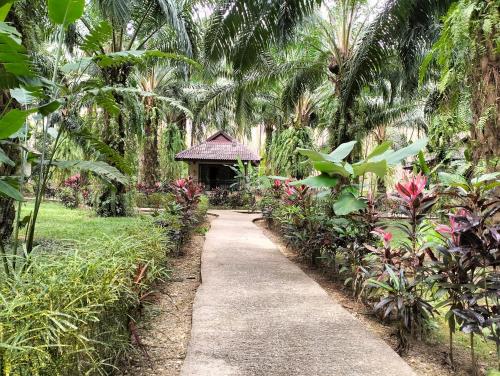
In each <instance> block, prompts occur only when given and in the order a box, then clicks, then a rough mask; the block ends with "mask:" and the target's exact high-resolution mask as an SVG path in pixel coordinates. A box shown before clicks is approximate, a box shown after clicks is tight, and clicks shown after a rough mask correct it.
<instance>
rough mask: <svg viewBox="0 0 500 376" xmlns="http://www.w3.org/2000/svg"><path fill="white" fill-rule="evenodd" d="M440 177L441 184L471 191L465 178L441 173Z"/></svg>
mask: <svg viewBox="0 0 500 376" xmlns="http://www.w3.org/2000/svg"><path fill="white" fill-rule="evenodd" d="M438 176H439V180H440V181H441V183H443V184H445V185H447V186H449V187H460V188H463V189H465V190H467V191H468V190H469V189H470V188H469V184H468V183H467V180H465V178H464V177H463V176H461V175H458V174H450V173H448V172H440V173H439V174H438Z"/></svg>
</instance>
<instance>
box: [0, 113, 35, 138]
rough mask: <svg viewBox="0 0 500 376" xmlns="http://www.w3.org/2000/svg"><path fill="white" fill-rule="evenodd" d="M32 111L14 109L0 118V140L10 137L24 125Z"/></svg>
mask: <svg viewBox="0 0 500 376" xmlns="http://www.w3.org/2000/svg"><path fill="white" fill-rule="evenodd" d="M30 112H32V111H22V110H18V109H13V110H10V111H9V112H7V113H6V114H5V115H4V116H3V117H1V118H0V140H3V139H6V138H9V137H10V136H12V135H13V134H15V133H16V132H17V131H18V130H19V129H21V127H22V126H23V125H24V122H25V121H26V118H27V117H28V115H29V114H30Z"/></svg>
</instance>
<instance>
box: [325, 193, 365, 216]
mask: <svg viewBox="0 0 500 376" xmlns="http://www.w3.org/2000/svg"><path fill="white" fill-rule="evenodd" d="M364 208H366V201H365V200H362V199H359V198H356V197H355V196H354V195H353V194H352V193H350V192H344V193H342V194H341V195H340V197H339V199H338V200H337V201H336V202H335V203H334V204H333V210H334V211H335V214H336V215H347V214H350V213H354V212H356V211H359V210H361V209H364Z"/></svg>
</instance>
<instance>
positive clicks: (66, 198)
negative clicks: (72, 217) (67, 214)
mask: <svg viewBox="0 0 500 376" xmlns="http://www.w3.org/2000/svg"><path fill="white" fill-rule="evenodd" d="M56 197H57V198H58V199H59V201H61V203H62V204H63V205H64V206H66V207H67V208H70V209H75V208H77V207H78V205H79V204H80V198H79V195H78V191H75V190H73V189H71V188H69V187H62V188H60V189H58V191H57V195H56Z"/></svg>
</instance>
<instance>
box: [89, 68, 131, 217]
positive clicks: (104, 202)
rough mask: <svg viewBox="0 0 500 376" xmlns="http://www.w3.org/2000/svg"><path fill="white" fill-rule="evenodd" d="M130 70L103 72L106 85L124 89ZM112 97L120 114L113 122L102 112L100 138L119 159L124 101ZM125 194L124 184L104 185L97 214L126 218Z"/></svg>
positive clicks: (123, 135)
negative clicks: (101, 132)
mask: <svg viewBox="0 0 500 376" xmlns="http://www.w3.org/2000/svg"><path fill="white" fill-rule="evenodd" d="M130 69H131V67H130V66H128V65H123V66H119V67H112V68H109V69H108V70H107V71H105V72H104V75H105V77H106V83H107V84H108V85H110V86H112V85H116V84H118V85H120V86H122V87H125V86H126V83H127V78H128V75H129V73H130ZM113 97H114V100H115V101H116V103H117V104H118V107H119V108H120V113H119V114H118V115H117V116H116V121H113V116H112V114H109V113H108V112H106V111H105V112H104V127H103V134H102V138H103V140H104V142H105V143H107V144H108V145H109V146H111V147H112V148H113V149H115V150H116V151H117V152H118V154H119V155H120V156H121V157H124V156H125V140H126V137H127V131H126V127H125V118H124V116H123V102H124V101H123V96H122V95H121V94H119V93H117V92H113ZM108 163H109V164H110V165H112V166H114V167H116V166H115V164H114V163H113V161H108ZM126 194H127V187H126V186H125V185H124V184H122V183H118V182H114V183H112V184H106V185H105V186H104V188H103V191H102V193H101V195H100V197H99V198H98V202H97V214H98V215H100V216H104V217H121V216H126V215H127V212H128V210H127V209H128V208H127V198H126Z"/></svg>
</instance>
